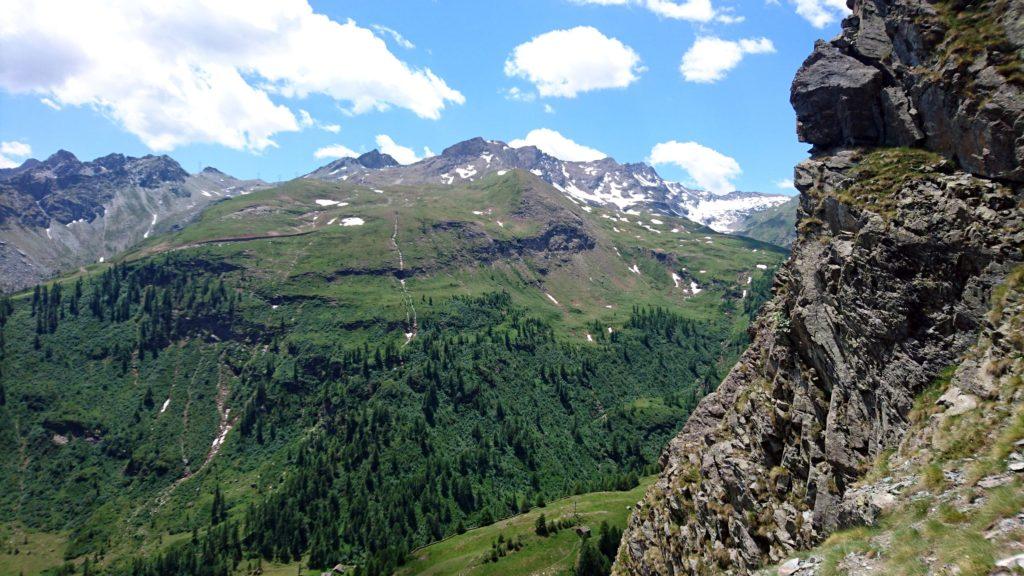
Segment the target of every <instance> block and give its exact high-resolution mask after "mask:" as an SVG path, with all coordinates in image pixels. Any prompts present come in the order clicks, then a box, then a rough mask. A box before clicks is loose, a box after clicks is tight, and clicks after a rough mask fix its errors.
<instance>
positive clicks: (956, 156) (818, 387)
mask: <svg viewBox="0 0 1024 576" xmlns="http://www.w3.org/2000/svg"><path fill="white" fill-rule="evenodd" d="M1019 4H1020V3H1019V2H1004V1H991V2H977V3H975V4H974V5H971V6H970V7H968V8H963V9H962V10H964V11H965V12H964V13H959V12H956V11H954V8H952V7H951V4H950V3H946V2H942V3H935V4H932V3H929V2H926V1H925V0H887V1H883V0H875V1H873V2H855V3H854V15H853V16H852V17H851V18H849V19H847V21H846V22H845V23H844V29H843V33H842V35H841V36H840V37H839V38H837V39H835V40H833V41H832V42H830V43H819V44H818V45H817V46H816V47H815V52H814V54H813V55H812V56H811V57H810V58H808V60H807V61H806V62H805V65H804V67H803V68H802V69H801V70H800V72H799V73H798V74H797V78H796V80H795V81H794V84H793V95H792V100H793V104H794V108H795V109H796V110H797V116H798V121H799V126H798V132H799V134H800V136H801V138H802V139H804V140H805V141H808V142H810V143H812V144H814V145H815V148H814V151H813V157H812V159H810V160H808V161H806V162H804V163H802V164H801V165H800V166H798V167H797V170H796V178H795V180H796V185H797V188H799V189H800V191H801V193H802V196H801V209H800V220H801V222H800V226H799V227H800V234H799V238H798V240H797V242H796V244H795V246H794V251H793V255H792V257H791V259H790V261H789V262H788V263H787V264H786V265H785V267H784V268H783V269H782V270H780V272H779V273H778V276H777V280H776V287H775V289H776V296H775V298H774V299H773V300H772V301H771V302H770V303H769V304H768V305H766V307H765V310H764V312H763V313H762V316H761V318H760V319H759V321H758V322H757V323H756V324H755V326H754V327H753V328H752V333H753V336H754V341H753V344H752V345H751V347H750V349H749V350H748V351H747V352H746V353H745V354H744V356H743V357H742V359H741V361H740V362H739V363H738V364H737V365H736V367H734V368H733V370H732V372H731V373H730V374H729V376H728V377H727V378H726V379H725V381H724V382H723V383H722V384H721V386H720V387H719V388H718V390H717V391H716V392H714V393H713V394H711V395H709V396H708V397H707V398H705V399H704V400H703V401H702V402H701V403H700V405H699V406H698V408H697V409H696V411H695V412H694V414H693V415H692V416H691V417H690V420H689V421H688V422H687V423H686V425H685V427H684V429H683V431H682V432H681V433H680V434H679V436H678V437H677V438H675V439H674V440H673V441H672V442H671V444H670V445H669V446H668V447H667V448H666V450H665V452H664V453H663V455H662V459H661V463H662V465H663V467H664V471H663V473H662V476H661V478H660V479H659V481H658V482H657V483H656V484H655V485H654V486H653V487H652V489H651V490H650V491H649V492H648V494H647V495H646V496H645V498H644V500H643V501H642V502H640V503H639V504H638V506H637V508H636V510H635V511H634V513H633V515H632V517H631V519H630V523H629V526H628V528H627V531H626V534H625V536H624V538H623V543H622V545H621V547H620V549H619V556H618V560H617V562H616V564H615V569H614V572H615V573H616V574H644V575H650V574H716V573H723V572H727V573H747V572H750V571H751V570H753V569H754V568H756V567H758V566H760V565H762V564H764V563H776V562H782V561H784V560H786V559H787V558H789V557H790V555H791V553H792V552H793V551H794V550H796V549H801V548H807V547H810V546H813V545H815V544H817V543H818V542H820V541H821V540H822V539H823V538H824V537H825V536H827V535H828V534H829V533H831V532H832V531H834V530H836V529H838V528H840V527H843V526H844V525H846V524H848V523H854V522H858V521H865V520H870V515H865V514H864V513H861V512H858V509H857V508H856V507H852V506H851V505H850V502H851V501H853V500H856V498H855V496H856V495H855V494H853V493H850V494H848V492H849V488H850V486H851V485H852V484H853V483H854V482H855V481H856V480H857V479H858V478H860V477H861V476H862V475H863V474H864V473H865V472H866V471H867V470H868V469H869V468H870V466H871V463H872V462H873V461H874V459H875V458H876V457H877V455H878V454H879V453H880V452H882V451H883V450H885V449H887V448H892V447H895V446H896V445H897V444H898V443H899V442H900V440H901V439H902V438H903V437H904V434H905V432H906V430H907V428H908V412H909V411H910V408H911V406H912V405H913V401H914V398H915V396H916V395H917V394H918V393H919V392H920V391H921V390H922V389H923V388H925V387H926V386H927V385H928V384H929V383H930V382H932V381H933V380H934V379H935V378H936V376H937V375H938V374H939V373H940V372H941V371H942V370H943V369H945V368H947V367H950V366H956V365H958V364H960V363H961V362H962V361H963V358H962V355H963V353H964V352H965V351H967V350H968V349H969V348H970V347H971V346H972V345H973V344H974V343H976V342H977V338H978V333H979V330H980V328H981V326H982V325H983V323H984V315H985V313H986V312H987V311H988V309H989V306H990V302H989V299H990V295H991V293H992V288H993V286H995V285H997V284H999V283H1000V282H1002V281H1003V279H1004V278H1005V277H1006V276H1007V275H1008V274H1009V272H1010V271H1011V270H1013V269H1014V268H1015V267H1016V266H1019V265H1020V264H1021V263H1022V262H1024V207H1022V198H1024V173H1022V172H1021V161H1022V160H1024V156H1022V151H1024V148H1022V144H1024V120H1022V118H1024V116H1022V115H1021V106H1024V97H1022V94H1021V91H1020V88H1019V87H1017V86H1015V85H1013V84H1012V82H1011V81H1010V79H1008V78H1006V76H1004V75H1010V74H1011V69H1010V68H1008V67H1007V66H1006V64H1005V62H1004V61H1001V60H1000V58H1002V56H998V55H993V54H991V53H990V51H991V50H994V49H992V48H991V47H983V48H981V49H979V50H976V51H969V52H970V53H971V54H974V55H976V56H975V57H974V58H973V59H971V60H970V61H967V62H963V61H959V60H957V59H956V58H955V57H954V56H951V54H952V53H953V52H956V51H954V50H953V47H952V46H951V45H952V44H954V43H956V42H959V41H960V37H959V36H958V35H957V33H956V32H955V31H953V30H947V28H946V24H945V23H947V22H950V21H956V20H957V19H962V18H964V17H965V13H966V14H967V15H971V14H973V15H974V16H977V15H978V14H979V12H977V11H980V14H982V15H983V16H984V17H983V18H981V20H982V23H983V24H992V25H993V26H996V25H997V24H998V23H1005V22H1006V21H1007V19H1006V13H1007V11H1008V10H1011V7H1016V6H1019ZM994 23H995V24H994ZM998 25H999V26H1001V24H998ZM1000 29H1003V28H1000ZM1009 36H1010V34H1009V33H1006V34H1003V35H1002V36H1001V38H1003V39H1004V40H1005V39H1006V38H1008V37H1009ZM1006 41H1007V42H1009V40H1006ZM1016 46H1017V49H1018V50H1019V49H1020V44H1017V45H1016ZM956 53H957V54H961V55H962V54H963V52H962V51H960V52H956ZM1018 62H1019V61H1018ZM1018 66H1019V64H1018ZM963 67H967V68H970V69H971V70H974V72H973V73H971V79H970V80H968V79H967V77H966V76H965V74H966V73H967V69H966V68H963ZM983 78H988V80H983ZM981 82H988V84H986V85H987V86H989V87H990V88H991V90H989V91H987V92H984V93H979V92H973V91H971V89H970V88H969V86H975V87H976V86H978V83H981ZM911 144H914V145H916V146H919V147H923V148H926V149H930V150H933V151H934V152H936V153H937V154H935V153H932V152H926V151H924V150H912V149H906V148H878V149H871V148H868V147H872V146H880V147H887V146H906V145H911ZM958 400H959V398H954V399H952V400H951V402H952V401H958ZM968 403H969V402H968ZM961 409H966V404H965V405H964V407H962V408H961ZM844 498H846V503H845V504H844ZM862 500H863V499H862Z"/></svg>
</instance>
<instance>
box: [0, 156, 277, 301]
mask: <svg viewBox="0 0 1024 576" xmlns="http://www.w3.org/2000/svg"><path fill="white" fill-rule="evenodd" d="M263 186H265V185H264V184H263V183H262V182H259V181H242V180H237V179H235V178H232V177H230V176H228V175H226V174H224V173H223V172H220V171H219V170H216V169H214V168H206V169H204V170H203V171H202V172H200V173H199V174H195V175H190V174H189V173H188V172H186V171H185V170H184V169H182V167H181V166H180V165H179V164H178V163H177V162H175V161H174V160H172V159H170V158H168V157H167V156H144V157H142V158H132V157H129V156H124V155H123V154H110V155H107V156H104V157H102V158H97V159H96V160H93V161H92V162H81V161H79V160H78V158H75V155H74V154H72V153H70V152H68V151H66V150H61V151H59V152H57V153H55V154H53V155H52V156H50V157H49V158H47V159H46V160H43V161H39V160H34V159H33V160H28V161H26V162H25V163H24V164H22V165H21V166H19V167H17V168H11V169H6V170H0V292H9V291H13V290H18V289H20V288H25V287H27V286H30V285H32V284H34V283H36V282H39V281H40V280H44V279H46V278H49V277H52V276H54V275H56V274H58V273H60V272H62V271H65V270H68V269H73V268H75V267H78V266H81V265H83V264H88V263H91V262H95V261H96V260H98V259H99V258H103V257H110V256H113V255H114V254H116V253H118V252H120V251H122V250H124V249H126V248H128V247H130V246H132V245H134V244H136V243H138V242H139V241H141V240H144V239H146V238H148V237H150V236H151V235H152V234H154V233H155V232H158V231H165V230H168V229H170V228H172V227H173V226H176V225H180V224H183V223H185V222H187V221H188V220H190V219H191V218H193V217H195V216H196V215H197V214H199V213H200V212H201V211H202V210H203V209H204V208H205V207H206V206H207V205H208V204H210V203H211V202H213V201H216V200H217V199H220V198H225V197H228V196H233V195H236V194H244V193H247V192H249V191H252V190H254V189H256V188H260V187H263Z"/></svg>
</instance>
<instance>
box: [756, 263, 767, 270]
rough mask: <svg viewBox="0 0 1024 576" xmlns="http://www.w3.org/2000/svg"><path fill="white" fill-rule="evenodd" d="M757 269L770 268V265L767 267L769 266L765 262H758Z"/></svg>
mask: <svg viewBox="0 0 1024 576" xmlns="http://www.w3.org/2000/svg"><path fill="white" fill-rule="evenodd" d="M757 269H758V270H767V269H768V267H767V266H765V265H764V264H758V265H757Z"/></svg>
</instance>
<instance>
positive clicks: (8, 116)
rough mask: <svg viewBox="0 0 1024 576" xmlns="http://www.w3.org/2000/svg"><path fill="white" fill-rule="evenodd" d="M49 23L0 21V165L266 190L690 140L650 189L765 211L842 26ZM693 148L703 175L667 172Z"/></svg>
mask: <svg viewBox="0 0 1024 576" xmlns="http://www.w3.org/2000/svg"><path fill="white" fill-rule="evenodd" d="M47 3H48V1H47V0H44V1H31V2H30V1H29V0H16V1H15V2H14V4H15V6H13V9H12V10H9V11H6V15H5V16H0V19H3V20H7V21H6V22H3V21H0V30H6V31H5V32H0V142H3V145H2V147H0V163H4V162H6V163H8V164H10V163H18V162H20V161H21V160H23V159H24V155H25V153H26V149H27V148H30V149H31V154H32V156H34V157H45V156H47V155H49V154H51V153H53V152H54V151H56V150H57V149H59V148H66V149H68V150H71V151H72V152H74V153H75V154H76V155H77V156H79V158H82V159H92V158H94V157H96V156H100V155H104V154H107V153H110V152H115V151H116V152H122V153H125V154H129V155H143V154H147V153H154V152H155V153H167V154H169V155H170V156H172V157H173V158H175V159H177V160H178V161H180V162H181V163H182V165H183V166H184V167H185V168H186V169H187V170H189V171H196V170H197V169H198V168H199V167H201V166H205V165H213V166H216V167H218V168H220V169H222V170H224V171H225V172H228V173H231V174H233V175H236V176H240V177H255V176H260V177H262V178H264V179H267V180H277V179H287V178H292V177H295V176H296V175H300V174H303V173H305V172H308V171H310V170H312V169H313V168H315V167H316V166H319V165H322V164H325V163H327V162H328V161H330V158H328V157H321V158H316V157H314V154H315V152H316V151H317V150H320V149H324V148H328V147H331V146H341V147H344V148H343V149H347V150H350V151H352V152H364V151H368V150H371V149H373V148H375V147H377V143H378V137H379V136H381V135H384V136H386V137H387V138H390V139H391V140H392V141H394V142H396V143H397V144H398V145H401V146H405V147H408V148H410V149H411V150H412V152H414V153H415V154H416V155H418V156H422V155H423V154H425V153H426V152H425V151H424V148H428V149H429V150H431V151H433V152H434V153H439V152H440V151H441V150H442V149H443V148H444V147H446V146H448V145H450V144H453V143H455V142H457V141H460V140H463V139H466V138H470V137H473V136H484V137H486V138H493V139H499V140H504V141H512V140H515V139H520V138H523V137H525V136H526V135H527V134H528V133H529V132H530V131H531V130H535V129H538V128H547V129H550V130H554V131H557V132H558V133H560V134H561V135H562V136H563V137H565V138H567V139H571V140H572V141H574V142H576V143H578V144H580V145H582V146H585V147H589V148H592V149H596V150H598V151H600V152H602V153H604V154H607V155H610V156H612V157H614V158H615V159H617V160H619V161H620V162H626V161H645V160H647V159H649V158H651V154H652V148H654V147H655V146H656V145H657V144H659V143H671V142H679V143H691V142H692V143H695V144H697V145H699V147H698V148H682V147H677V148H673V150H676V154H677V156H676V157H673V156H672V155H671V154H669V155H668V156H666V157H660V156H659V159H660V160H661V163H660V164H658V165H657V169H658V171H659V172H660V173H661V174H662V176H664V177H666V178H669V179H675V180H680V181H683V182H688V183H691V184H705V187H708V183H709V182H712V181H714V179H715V178H718V180H719V181H723V180H722V179H723V178H724V179H725V180H724V182H725V184H721V185H719V186H724V185H729V186H732V187H735V188H737V189H742V190H759V191H764V192H780V191H782V189H781V188H779V186H778V183H779V182H780V181H783V180H786V179H788V178H790V177H791V174H792V167H793V165H794V164H796V163H797V162H799V161H800V160H801V159H803V158H804V157H805V156H806V150H807V146H806V145H803V144H800V143H799V142H797V140H796V136H795V125H794V124H795V120H794V115H793V112H792V110H791V108H790V105H789V101H788V99H789V85H790V81H791V79H792V77H793V74H794V73H795V72H796V69H797V68H798V67H799V65H800V63H801V62H802V61H803V59H804V58H805V57H806V56H807V55H808V54H809V53H810V51H811V48H812V46H813V43H814V41H815V40H816V39H818V38H830V37H832V36H833V35H835V33H836V32H837V31H838V20H839V18H840V17H841V15H842V10H841V4H842V0H777V1H772V0H769V1H764V0H754V1H751V2H742V3H741V2H735V1H733V2H730V1H728V0H710V1H709V0H685V1H684V0H675V1H674V2H673V1H670V0H514V1H513V0H504V1H499V0H493V1H492V0H482V1H481V0H475V1H470V0H460V1H454V0H401V1H399V0H372V1H371V0H354V1H350V2H322V1H316V0H313V1H312V2H310V4H309V5H307V4H306V2H305V0H287V2H277V3H271V4H274V5H273V7H270V6H263V5H262V3H260V2H253V3H245V2H239V3H237V5H236V6H233V5H232V4H233V3H232V2H220V3H217V7H216V8H215V9H214V8H211V6H210V5H208V4H204V3H203V2H201V1H198V0H196V1H195V2H194V5H193V6H190V7H185V6H184V3H183V8H182V12H181V13H168V10H165V9H161V8H159V4H154V5H153V6H147V4H148V2H145V1H142V2H132V3H129V2H124V3H121V2H118V1H109V2H102V3H93V2H90V1H86V0H83V2H82V3H81V12H77V13H76V12H75V11H74V10H68V9H67V5H66V4H63V9H60V10H58V9H55V7H54V6H48V5H47ZM208 10H213V11H214V12H215V13H213V14H212V15H211V14H210V13H207V11H208ZM708 10H710V12H709V11H708ZM170 12H173V9H172V10H170ZM55 14H56V15H57V16H54V15H55ZM112 15H113V16H115V17H112ZM673 16H676V17H673ZM680 16H681V17H680ZM350 20H351V21H353V22H354V24H352V23H350V22H349V21H350ZM725 21H730V22H728V23H727V22H725ZM282 22H287V24H282ZM581 27H582V28H581ZM12 30H13V32H12ZM392 31H394V32H397V33H398V34H399V35H400V37H398V38H396V36H395V35H394V34H393V33H392ZM559 31H568V32H566V33H558V32H559ZM552 33H555V34H552ZM371 35H372V36H371ZM375 38H380V39H383V41H384V46H381V45H380V43H379V41H378V40H376V39H375ZM709 40H710V42H709ZM700 41H703V43H704V45H703V46H702V50H701V51H700V54H699V56H700V57H697V56H696V55H695V56H694V58H691V66H690V68H689V78H687V77H686V76H684V72H683V71H682V70H681V62H682V61H683V57H684V54H686V53H687V52H688V51H690V50H692V49H693V48H694V45H695V43H698V42H700ZM531 42H534V44H530V43H531ZM524 44H525V45H527V48H525V49H522V50H520V51H519V52H517V47H520V46H522V45H524ZM531 48H532V50H531ZM737 58H740V60H739V62H738V63H735V60H736V59H737ZM510 60H512V61H513V62H512V65H511V66H510V65H507V62H509V61H510ZM730 61H732V62H733V63H734V64H735V65H734V66H733V67H731V68H728V66H726V69H723V68H722V67H723V66H725V65H727V64H728V63H729V62H730ZM697 64H700V66H697ZM428 70H429V72H428ZM567 71H568V72H567ZM560 74H562V75H566V74H568V77H564V78H563V77H560V76H559V75H560ZM510 90H511V91H513V92H511V93H510ZM515 91H518V92H517V93H516V92H515ZM513 94H514V95H513ZM58 108H59V109H58ZM385 108H386V109H385ZM302 111H305V112H306V113H308V117H307V116H306V114H304V113H303V112H302ZM325 128H326V129H325ZM702 149H703V150H702ZM663 150H667V148H663ZM694 150H697V151H698V152H702V153H706V154H709V156H708V155H705V156H702V155H700V154H698V155H696V156H692V155H691V156H687V157H686V158H679V157H678V155H679V154H684V155H685V154H690V153H692V152H693V151H694ZM709 150H710V151H714V152H717V156H716V155H714V154H713V153H712V152H710V151H709ZM723 158H725V159H726V160H728V159H732V161H734V162H732V163H730V162H726V160H723ZM737 168H738V169H739V171H737ZM723 170H724V171H725V173H722V171H723ZM707 172H711V174H708V173H707ZM711 186H712V187H713V186H714V185H711Z"/></svg>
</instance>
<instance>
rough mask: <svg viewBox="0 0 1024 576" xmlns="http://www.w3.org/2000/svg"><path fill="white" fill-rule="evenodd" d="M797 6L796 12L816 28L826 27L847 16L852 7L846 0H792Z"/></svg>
mask: <svg viewBox="0 0 1024 576" xmlns="http://www.w3.org/2000/svg"><path fill="white" fill-rule="evenodd" d="M790 2H791V3H792V4H794V5H795V6H796V13H797V14H799V15H800V16H802V17H803V19H804V20H807V21H808V22H810V23H811V25H812V26H814V27H815V28H824V27H825V26H828V25H829V24H831V23H833V22H836V21H837V20H841V19H843V18H845V17H846V16H847V15H848V14H849V13H850V9H849V8H847V7H846V0H790Z"/></svg>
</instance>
